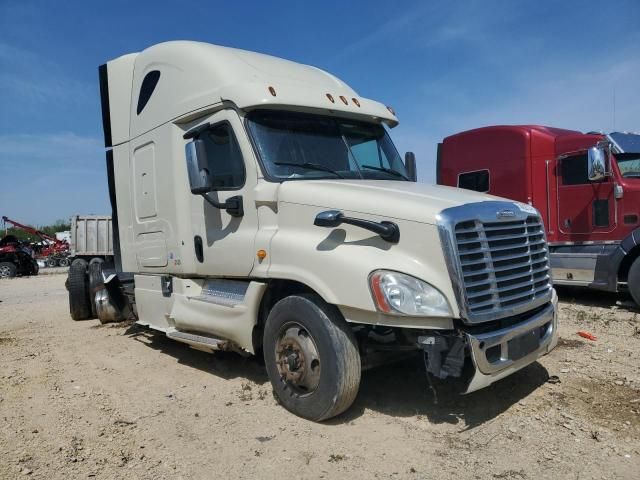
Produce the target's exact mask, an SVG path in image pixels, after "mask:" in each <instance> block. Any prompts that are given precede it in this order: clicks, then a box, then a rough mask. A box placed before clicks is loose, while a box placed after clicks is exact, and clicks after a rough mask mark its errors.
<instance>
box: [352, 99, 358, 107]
mask: <svg viewBox="0 0 640 480" xmlns="http://www.w3.org/2000/svg"><path fill="white" fill-rule="evenodd" d="M351 101H352V102H353V103H355V104H356V107H358V108H360V102H359V101H358V99H357V98H352V99H351Z"/></svg>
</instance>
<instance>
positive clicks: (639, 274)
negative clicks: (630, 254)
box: [627, 257, 640, 306]
mask: <svg viewBox="0 0 640 480" xmlns="http://www.w3.org/2000/svg"><path fill="white" fill-rule="evenodd" d="M627 286H628V287H629V293H631V297H632V298H633V301H634V302H636V305H639V306H640V257H638V258H636V259H635V260H634V261H633V263H632V264H631V268H630V269H629V275H628V277H627Z"/></svg>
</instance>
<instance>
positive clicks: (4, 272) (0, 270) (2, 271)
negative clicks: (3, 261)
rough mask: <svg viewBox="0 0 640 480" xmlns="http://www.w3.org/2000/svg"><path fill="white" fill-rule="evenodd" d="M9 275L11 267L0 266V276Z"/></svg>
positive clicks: (5, 276)
mask: <svg viewBox="0 0 640 480" xmlns="http://www.w3.org/2000/svg"><path fill="white" fill-rule="evenodd" d="M10 276H11V269H10V268H9V267H8V266H7V265H2V266H1V267H0V278H7V277H10Z"/></svg>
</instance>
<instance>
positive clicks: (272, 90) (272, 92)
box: [269, 87, 276, 97]
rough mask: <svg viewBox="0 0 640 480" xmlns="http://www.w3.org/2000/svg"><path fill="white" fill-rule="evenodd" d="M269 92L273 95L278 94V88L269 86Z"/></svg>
mask: <svg viewBox="0 0 640 480" xmlns="http://www.w3.org/2000/svg"><path fill="white" fill-rule="evenodd" d="M269 93H270V94H271V96H272V97H275V96H276V89H275V88H273V87H269Z"/></svg>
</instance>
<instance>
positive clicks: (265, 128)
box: [69, 41, 557, 421]
mask: <svg viewBox="0 0 640 480" xmlns="http://www.w3.org/2000/svg"><path fill="white" fill-rule="evenodd" d="M99 72H100V87H101V88H100V90H101V96H102V115H103V123H104V133H105V144H106V147H107V167H108V181H109V192H110V197H111V203H112V207H113V232H114V255H115V260H116V261H115V263H116V271H115V272H109V271H107V270H106V269H102V271H100V267H101V265H100V264H97V266H96V267H95V269H93V270H92V269H89V270H90V271H87V267H86V265H84V264H82V263H78V264H76V265H75V266H74V265H72V267H71V269H70V273H69V290H70V303H71V311H72V316H73V317H74V318H75V319H81V318H87V317H89V316H91V309H92V308H91V307H92V306H93V308H94V310H95V311H96V314H97V316H98V317H99V318H100V319H101V320H102V321H109V320H118V319H122V318H125V317H133V318H134V319H135V320H136V321H137V323H138V324H139V325H142V326H146V327H149V328H151V329H153V330H156V331H160V332H164V333H165V334H166V335H167V336H168V337H170V338H172V339H175V340H177V341H180V342H184V343H187V344H189V345H191V346H192V347H194V348H198V349H201V350H205V351H211V352H213V351H216V350H232V351H236V352H238V353H239V354H242V355H262V356H263V357H264V362H265V365H266V370H267V372H268V375H269V378H270V380H271V383H272V385H273V389H274V391H275V394H276V396H277V397H278V399H279V400H280V402H281V403H282V404H283V405H284V407H286V408H287V409H289V410H290V411H291V412H293V413H295V414H297V415H300V416H302V417H305V418H309V419H313V420H316V421H320V420H324V419H328V418H330V417H333V416H335V415H338V414H339V413H341V412H343V411H344V410H346V409H347V408H348V407H349V406H350V405H351V404H352V402H353V401H354V399H355V397H356V394H357V391H358V387H359V383H360V375H361V370H362V368H363V366H367V365H369V364H370V363H373V359H374V358H380V357H379V355H378V353H379V352H389V351H393V350H396V351H401V352H404V351H412V350H413V351H416V352H418V353H421V354H424V356H425V364H426V370H427V376H428V377H431V378H433V377H435V378H438V379H446V378H460V379H461V382H457V383H464V388H465V391H466V392H471V391H474V390H477V389H480V388H483V387H485V386H487V385H489V384H491V383H492V382H494V381H496V380H498V379H500V378H503V377H505V376H507V375H509V374H511V373H513V372H515V371H517V370H519V369H521V368H522V367H524V366H526V365H528V364H530V363H532V362H534V361H535V360H536V359H537V358H539V357H540V356H542V355H544V354H546V353H548V352H549V351H550V350H551V349H553V348H554V346H555V344H556V342H557V314H556V305H557V300H556V296H555V292H554V290H553V287H552V284H551V280H550V277H549V269H548V263H547V261H546V259H547V249H546V242H545V237H544V229H543V226H542V223H541V220H540V216H539V214H538V212H537V211H536V210H535V209H534V208H532V207H531V206H529V205H525V204H521V203H516V202H511V201H506V200H503V199H499V198H496V197H489V196H486V195H483V194H478V193H475V192H470V191H465V190H459V189H454V188H448V187H437V186H431V185H425V184H419V183H416V182H415V179H416V172H415V159H414V157H413V155H412V154H407V155H406V157H405V158H406V159H405V161H404V162H403V161H402V159H401V157H400V156H399V155H398V152H397V151H396V149H395V147H394V145H393V143H392V141H391V139H390V137H389V134H388V129H390V128H393V127H394V126H396V125H397V124H398V120H397V118H396V116H395V114H394V112H393V110H392V109H391V108H388V107H386V106H384V105H383V104H381V103H378V102H375V101H372V100H368V99H366V98H363V97H361V96H360V95H358V94H357V93H356V92H355V91H354V90H352V89H351V88H350V87H349V86H348V85H346V84H345V83H344V82H342V81H341V80H339V79H338V78H336V77H334V76H333V75H331V74H329V73H327V72H325V71H322V70H320V69H318V68H315V67H311V66H308V65H301V64H298V63H293V62H290V61H286V60H282V59H279V58H274V57H271V56H267V55H261V54H258V53H252V52H248V51H243V50H237V49H232V48H226V47H220V46H215V45H210V44H205V43H198V42H187V41H175V42H167V43H162V44H159V45H156V46H153V47H151V48H148V49H146V50H144V51H142V52H140V53H133V54H129V55H125V56H122V57H119V58H116V59H114V60H111V61H109V62H107V63H106V64H105V65H102V66H101V67H100V69H99ZM540 259H544V261H543V262H541V261H540ZM534 263H535V266H536V268H535V269H534V268H532V265H533V264H534ZM541 267H542V268H541ZM96 269H97V270H96Z"/></svg>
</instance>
